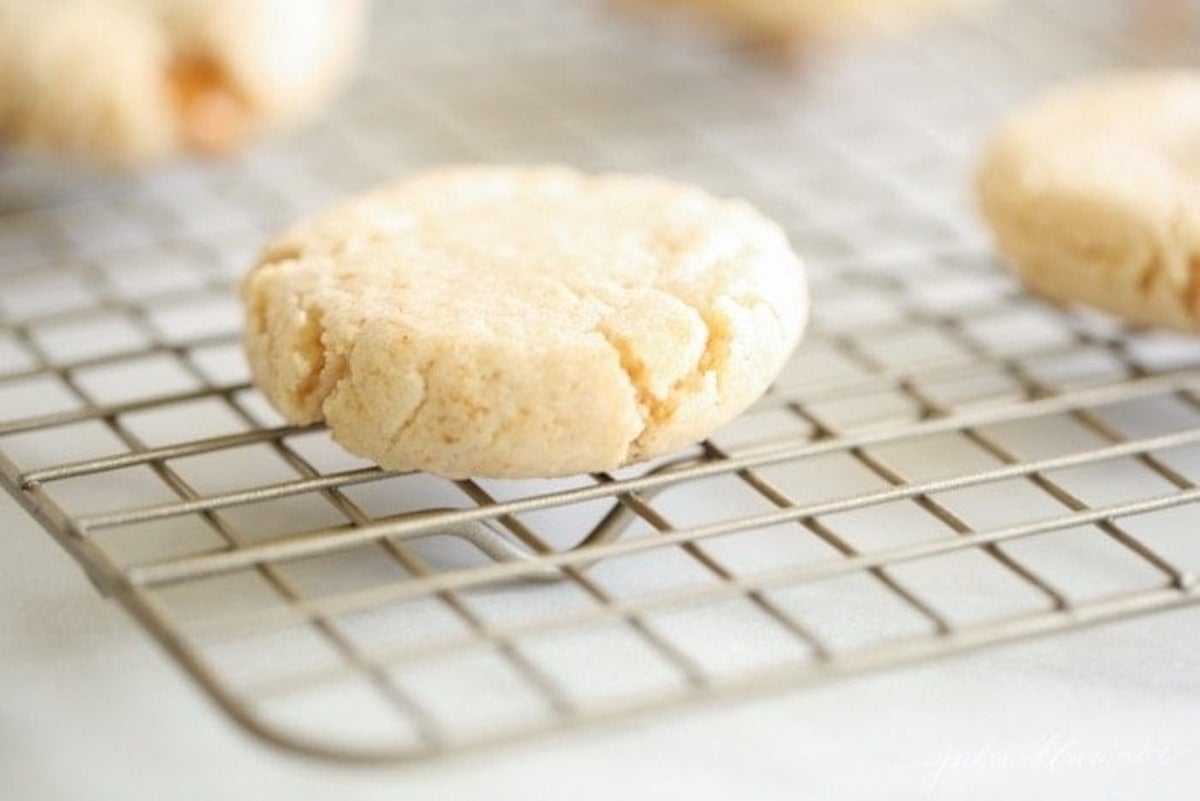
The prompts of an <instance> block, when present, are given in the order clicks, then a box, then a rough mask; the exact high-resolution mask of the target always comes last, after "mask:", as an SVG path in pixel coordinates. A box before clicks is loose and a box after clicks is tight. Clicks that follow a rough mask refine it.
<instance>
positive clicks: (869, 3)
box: [618, 0, 965, 53]
mask: <svg viewBox="0 0 1200 801" xmlns="http://www.w3.org/2000/svg"><path fill="white" fill-rule="evenodd" d="M618 2H619V3H621V4H623V5H627V6H633V7H645V8H664V9H677V10H679V11H683V12H687V13H692V14H694V15H697V16H700V17H702V18H705V19H707V20H709V21H711V22H713V23H716V24H718V25H719V26H721V27H723V28H725V29H726V30H729V31H731V32H733V33H734V34H735V35H736V36H738V37H740V38H741V39H742V40H744V41H746V42H747V43H749V44H751V45H753V46H756V47H761V48H766V49H768V50H771V51H775V52H784V53H786V52H789V51H793V50H795V49H797V47H798V46H800V45H802V44H803V43H805V42H806V41H809V40H811V39H819V38H823V37H827V36H830V35H841V34H844V33H847V32H850V31H854V30H862V29H872V28H876V29H877V28H880V27H893V26H896V25H898V24H903V23H904V22H905V21H906V20H909V19H912V18H914V17H916V16H920V15H921V14H922V13H923V12H928V11H931V10H934V9H937V8H942V7H946V6H950V5H954V4H955V3H956V2H965V0H618Z"/></svg>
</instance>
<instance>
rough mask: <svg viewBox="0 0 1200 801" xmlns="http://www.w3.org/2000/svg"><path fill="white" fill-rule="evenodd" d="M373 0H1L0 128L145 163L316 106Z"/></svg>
mask: <svg viewBox="0 0 1200 801" xmlns="http://www.w3.org/2000/svg"><path fill="white" fill-rule="evenodd" d="M363 8H364V0H0V141H4V142H6V143H7V144H10V145H16V146H20V147H28V148H33V149H37V150H44V151H51V152H56V153H67V154H71V155H74V156H76V157H81V158H83V159H86V160H90V161H95V162H101V163H114V164H132V163H139V162H144V161H150V160H154V159H159V158H163V157H166V156H170V155H174V154H176V153H178V152H181V151H187V152H201V153H214V152H218V153H219V152H224V151H228V150H230V149H233V148H235V147H237V146H238V145H240V144H242V143H243V142H245V141H246V140H248V139H249V138H251V137H253V136H254V135H256V134H258V133H260V132H262V131H264V130H266V129H269V128H271V127H274V126H277V125H279V124H281V123H283V122H285V121H287V120H290V119H292V118H294V117H296V116H298V115H300V114H302V113H304V112H307V111H310V110H311V109H312V108H314V107H315V106H316V105H317V104H318V103H319V101H321V100H322V99H323V98H325V97H326V96H327V95H328V94H329V93H330V91H331V89H332V88H333V86H334V85H335V84H336V83H337V82H338V80H339V79H341V78H342V77H343V76H344V75H345V74H346V72H347V71H348V67H349V64H350V62H351V60H352V57H353V53H354V51H355V49H356V46H357V40H358V37H359V33H360V27H361V25H360V23H361V17H362V14H363Z"/></svg>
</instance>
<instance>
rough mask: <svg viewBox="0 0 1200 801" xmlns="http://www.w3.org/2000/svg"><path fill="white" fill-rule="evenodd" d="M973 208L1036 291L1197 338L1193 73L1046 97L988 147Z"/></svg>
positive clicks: (1119, 80) (1198, 144) (1198, 155)
mask: <svg viewBox="0 0 1200 801" xmlns="http://www.w3.org/2000/svg"><path fill="white" fill-rule="evenodd" d="M978 193H979V200H980V204H981V206H982V210H983V213H984V216H985V217H986V219H987V222H988V223H989V224H990V226H991V228H992V230H993V233H994V235H995V239H996V242H997V244H998V246H999V249H1000V251H1001V252H1002V254H1003V255H1004V256H1005V257H1006V259H1007V260H1008V261H1010V262H1011V263H1012V264H1013V266H1014V267H1015V269H1016V271H1017V273H1018V274H1019V275H1020V277H1021V278H1022V279H1023V280H1024V282H1025V283H1026V284H1027V285H1028V286H1029V287H1030V288H1031V289H1033V290H1034V291H1036V292H1038V293H1040V294H1042V295H1045V296H1047V297H1049V298H1051V299H1054V300H1057V301H1060V302H1078V303H1082V304H1086V305H1089V306H1093V307H1095V308H1098V309H1103V310H1105V311H1108V312H1111V313H1113V314H1116V315H1119V316H1121V317H1124V318H1125V319H1127V320H1129V321H1131V322H1134V323H1140V324H1144V325H1155V326H1168V327H1172V328H1177V329H1182V330H1187V331H1197V330H1200V74H1198V73H1196V72H1190V71H1145V72H1134V73H1126V74H1119V75H1108V76H1104V77H1100V78H1093V79H1091V80H1089V81H1086V82H1084V83H1080V84H1076V85H1071V86H1066V87H1061V88H1058V89H1054V90H1052V91H1051V92H1049V93H1048V94H1046V95H1045V96H1043V97H1042V98H1040V99H1038V100H1037V101H1036V102H1034V103H1033V104H1032V105H1031V106H1030V107H1029V108H1027V109H1025V110H1024V111H1022V112H1020V113H1018V114H1017V115H1016V116H1015V117H1014V118H1013V119H1012V120H1011V121H1010V122H1008V123H1006V124H1005V125H1004V126H1003V127H1002V128H1001V130H1000V131H999V133H998V134H997V136H996V137H995V139H994V140H993V141H992V142H991V144H990V146H989V147H988V149H987V151H986V154H985V156H984V159H983V163H982V168H981V170H980V174H979V179H978Z"/></svg>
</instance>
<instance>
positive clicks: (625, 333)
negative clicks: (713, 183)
mask: <svg viewBox="0 0 1200 801" xmlns="http://www.w3.org/2000/svg"><path fill="white" fill-rule="evenodd" d="M242 298H243V300H244V304H245V308H246V316H247V321H246V336H245V344H246V352H247V355H248V359H249V363H250V366H251V371H252V374H253V376H254V380H255V382H256V383H257V385H258V386H259V388H260V389H261V390H262V391H263V393H264V394H265V395H266V397H267V398H268V399H269V400H270V402H271V403H272V404H273V405H274V407H275V408H276V409H278V410H279V412H280V413H281V414H282V415H283V416H284V417H286V418H287V419H288V420H290V421H292V422H294V423H314V422H317V421H321V420H324V421H325V422H326V423H327V424H328V426H329V429H330V430H331V432H332V434H333V437H334V438H335V439H336V440H337V441H338V442H339V443H341V445H342V446H343V447H345V448H346V449H347V450H349V451H351V452H353V453H356V454H359V455H361V456H364V457H367V458H369V459H371V460H373V461H375V462H377V463H379V464H380V465H382V466H384V467H387V468H392V469H397V470H425V471H429V472H433V473H437V474H440V475H443V476H447V477H451V478H463V477H466V476H486V477H509V478H517V477H554V476H564V475H571V474H575V473H581V472H589V471H600V470H609V469H612V468H616V467H620V466H622V465H625V464H629V463H632V462H637V461H639V460H644V459H648V458H650V457H653V456H657V455H660V454H663V453H666V452H669V451H673V450H675V449H677V448H680V447H682V446H685V445H688V444H690V443H693V442H695V441H697V440H700V439H702V438H704V437H705V436H707V435H708V434H709V433H710V432H711V431H713V430H714V429H715V428H717V427H718V426H720V425H722V424H724V423H726V422H727V421H729V420H731V419H733V418H734V417H735V416H737V415H738V414H739V413H741V412H742V411H743V410H744V409H746V408H747V407H748V406H749V405H750V404H751V403H753V402H754V401H755V400H756V399H757V398H759V396H761V395H762V394H763V392H765V391H766V390H767V388H768V386H769V385H770V383H771V382H772V380H774V378H775V377H776V376H777V375H778V373H779V371H780V370H781V369H782V367H783V365H784V363H785V361H786V360H787V358H788V355H789V354H790V352H791V351H792V349H793V348H794V347H795V345H796V343H797V341H798V339H799V337H800V335H801V332H802V330H803V328H804V324H805V320H806V316H807V289H806V283H805V278H804V271H803V268H802V266H801V263H800V261H799V259H798V258H797V256H796V255H795V254H794V253H793V252H792V250H791V248H790V247H789V245H788V242H787V238H786V236H785V235H784V233H783V231H782V230H781V229H780V228H779V227H778V226H776V225H775V224H774V223H772V222H770V221H769V220H767V219H766V218H764V217H763V216H761V215H760V214H759V213H758V212H756V211H755V210H754V209H753V208H751V207H750V206H749V205H747V204H746V203H744V202H741V201H732V200H719V199H716V198H714V197H711V196H710V195H708V194H705V193H704V192H702V191H700V190H698V189H695V188H692V187H688V186H684V185H680V184H676V183H672V182H669V181H666V180H661V179H657V178H649V177H634V176H623V175H600V176H589V175H583V174H580V173H577V172H574V171H572V170H568V169H565V168H557V167H541V168H515V167H485V166H479V167H459V168H447V169H443V170H437V171H433V172H429V173H425V174H421V175H417V176H415V177H412V178H409V179H406V180H402V181H400V182H398V183H395V184H393V185H391V186H388V187H385V188H383V189H381V190H379V191H376V192H374V193H372V194H368V195H366V196H363V197H361V198H360V199H357V200H353V201H351V202H348V203H346V204H345V205H342V206H339V207H337V208H334V209H332V210H331V211H328V212H326V213H324V214H322V215H320V216H318V217H316V218H314V219H311V220H309V221H308V222H305V223H303V224H301V225H299V226H298V227H296V228H294V229H293V230H291V231H290V232H287V233H284V234H282V235H281V236H280V237H279V238H277V239H276V240H274V241H273V242H271V243H270V244H269V245H268V246H267V247H266V248H265V250H264V251H263V253H262V255H261V257H260V260H259V262H258V263H257V265H255V266H254V267H253V268H252V270H251V271H250V272H249V274H248V275H247V277H246V278H245V280H244V282H243V285H242Z"/></svg>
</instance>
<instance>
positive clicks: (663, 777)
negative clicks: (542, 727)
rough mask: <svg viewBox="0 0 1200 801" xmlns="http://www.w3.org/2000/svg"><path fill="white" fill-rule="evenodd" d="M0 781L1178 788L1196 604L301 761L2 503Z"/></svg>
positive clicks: (950, 794) (54, 793)
mask: <svg viewBox="0 0 1200 801" xmlns="http://www.w3.org/2000/svg"><path fill="white" fill-rule="evenodd" d="M0 531H3V532H4V542H3V544H2V545H0V654H2V655H3V656H2V658H0V686H2V687H3V688H4V691H3V693H0V797H3V798H20V799H29V800H30V801H35V800H36V801H58V800H59V799H62V801H68V800H69V801H76V799H80V798H87V799H90V800H92V801H101V800H102V799H114V800H116V799H120V800H121V801H142V799H145V800H146V801H174V800H175V799H181V800H182V799H189V800H190V799H196V800H197V801H211V799H218V798H219V799H222V800H223V801H235V800H236V799H262V798H287V799H289V800H290V801H308V799H314V800H315V799H327V798H328V799H334V798H336V799H338V800H339V801H354V799H377V798H378V799H383V798H387V799H395V798H421V799H461V798H480V799H485V798H486V799H492V798H495V799H510V798H511V799H528V798H530V797H539V796H548V795H551V794H553V795H554V796H561V797H569V798H572V799H576V800H577V801H586V799H593V798H594V799H613V798H622V797H639V796H643V795H644V794H647V793H651V792H654V793H665V792H668V791H670V792H672V793H679V794H680V797H687V798H691V799H694V801H702V800H703V799H727V798H730V797H734V796H735V794H737V795H738V796H739V797H747V798H756V799H775V798H778V799H785V798H786V799H796V798H807V797H811V798H823V799H843V798H845V799H851V798H883V797H886V798H890V799H903V798H946V799H960V798H963V797H966V793H968V792H969V793H970V797H971V798H973V799H990V798H996V799H1014V798H1031V799H1036V798H1062V797H1068V796H1074V797H1087V798H1089V799H1106V798H1112V799H1119V798H1121V799H1124V798H1131V797H1146V798H1171V797H1175V798H1182V797H1187V795H1188V794H1189V793H1192V792H1194V791H1195V787H1196V782H1197V780H1198V779H1200V732H1198V731H1197V725H1196V721H1197V720H1200V653H1198V652H1197V649H1196V647H1195V643H1196V642H1197V641H1200V610H1188V611H1182V612H1175V613H1168V614H1161V615H1156V616H1151V617H1146V618H1140V619H1135V620H1132V621H1130V622H1127V623H1122V624H1117V625H1110V626H1105V627H1102V628H1098V629H1092V630H1088V631H1084V632H1080V633H1076V634H1071V635H1067V636H1062V637H1059V638H1055V639H1052V640H1041V641H1034V642H1030V643H1027V644H1022V645H1017V646H1009V647H1005V648H1001V649H996V650H991V651H986V652H983V653H979V654H975V655H972V656H967V657H963V658H959V659H955V660H953V661H951V662H948V663H944V664H938V665H926V666H920V667H912V668H906V669H902V670H897V671H894V672H890V673H888V674H884V675H872V676H867V677H864V678H860V679H854V680H851V681H848V682H845V683H842V684H838V685H835V686H832V687H827V688H823V689H818V690H813V691H807V692H802V693H794V694H790V695H785V696H780V697H776V698H773V699H768V700H765V701H760V702H754V703H750V704H742V705H737V706H732V707H725V708H718V709H713V710H705V711H701V712H693V713H688V714H685V715H682V716H679V717H677V718H674V719H669V720H665V721H660V722H655V723H653V724H651V725H648V726H626V727H624V728H618V729H609V730H602V731H599V732H596V733H588V734H585V735H578V736H570V737H567V738H564V739H563V740H562V741H561V742H556V743H548V742H540V743H536V744H533V745H522V746H516V747H513V748H509V749H506V750H501V751H499V752H493V753H488V754H485V755H480V756H468V757H459V758H454V759H450V760H447V761H443V762H438V763H434V764H426V765H416V766H411V767H399V768H350V767H343V766H336V765H326V764H321V763H313V762H308V761H305V760H302V759H299V758H296V757H293V756H289V755H287V754H283V753H280V752H278V751H275V750H273V749H271V748H269V747H266V746H264V745H261V744H259V743H258V742H255V741H253V740H251V739H250V738H249V737H248V736H246V735H244V734H243V733H242V732H241V731H239V730H237V729H236V728H235V726H234V725H233V724H232V723H230V722H229V721H228V720H227V719H226V718H225V717H224V716H223V715H222V714H221V713H219V712H218V711H217V710H216V708H215V707H214V706H213V705H212V704H211V703H209V702H208V701H207V700H206V699H205V698H204V697H203V696H202V695H201V694H200V692H198V691H197V689H196V688H194V687H192V686H191V685H190V683H189V681H188V680H187V679H186V678H185V677H184V676H183V675H182V673H181V672H180V671H179V670H178V669H177V668H175V666H174V665H173V664H171V662H170V661H169V660H168V659H167V658H166V656H165V655H163V654H162V653H160V652H158V651H157V649H156V648H155V646H154V645H153V644H151V642H150V641H149V639H148V638H146V637H145V636H144V635H143V634H142V633H141V632H140V631H139V630H138V629H137V628H136V627H135V626H134V625H133V623H132V622H131V621H129V620H128V619H127V618H126V617H125V615H124V614H123V613H122V612H121V611H120V609H118V608H117V607H116V606H114V605H113V604H111V603H107V602H104V601H102V600H100V599H99V597H98V596H97V595H96V593H95V592H94V591H93V590H92V588H91V586H90V585H89V584H88V583H87V582H86V581H85V580H84V579H83V577H82V575H81V574H80V573H79V572H78V570H76V568H75V567H74V565H73V564H72V563H71V561H70V559H69V558H68V557H67V556H66V555H64V554H63V553H62V552H61V551H60V550H59V549H58V547H57V546H56V545H55V544H54V543H53V541H52V540H51V539H50V538H49V537H48V536H47V535H45V534H44V533H43V532H42V531H41V530H40V529H38V528H37V527H36V526H35V525H34V524H33V522H32V521H30V520H29V519H28V518H27V517H25V516H24V514H23V513H22V512H21V511H20V510H19V509H18V508H17V507H16V506H15V504H14V503H13V502H12V501H11V500H10V499H9V498H7V496H3V497H2V498H0Z"/></svg>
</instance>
